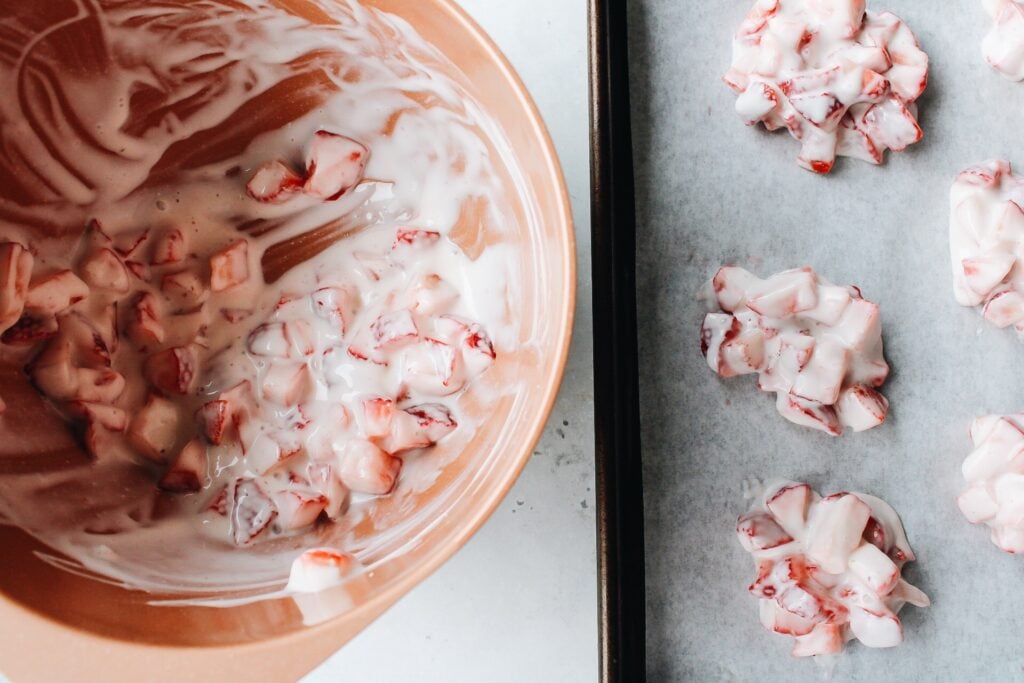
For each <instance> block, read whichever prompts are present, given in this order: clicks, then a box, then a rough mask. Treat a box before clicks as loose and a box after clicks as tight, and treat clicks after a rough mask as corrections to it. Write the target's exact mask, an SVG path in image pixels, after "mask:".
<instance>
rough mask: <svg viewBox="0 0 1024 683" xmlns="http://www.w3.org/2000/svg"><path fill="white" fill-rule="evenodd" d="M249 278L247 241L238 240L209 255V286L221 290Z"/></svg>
mask: <svg viewBox="0 0 1024 683" xmlns="http://www.w3.org/2000/svg"><path fill="white" fill-rule="evenodd" d="M248 280H249V243H248V242H247V241H246V240H238V241H237V242H234V243H232V244H231V245H229V246H228V247H226V248H225V249H223V250H221V251H219V252H217V253H216V254H214V255H213V256H211V257H210V288H211V289H212V290H213V291H215V292H223V291H225V290H227V289H231V288H232V287H237V286H238V285H241V284H243V283H245V282H247V281H248Z"/></svg>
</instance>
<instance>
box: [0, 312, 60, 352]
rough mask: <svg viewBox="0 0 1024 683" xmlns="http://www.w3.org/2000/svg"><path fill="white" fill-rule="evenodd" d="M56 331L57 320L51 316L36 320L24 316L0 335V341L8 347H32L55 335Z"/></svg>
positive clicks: (30, 316) (26, 315)
mask: <svg viewBox="0 0 1024 683" xmlns="http://www.w3.org/2000/svg"><path fill="white" fill-rule="evenodd" d="M57 329H58V326H57V319H56V318H55V317H53V316H52V315H51V316H45V317H42V318H37V317H35V316H32V315H28V314H25V315H22V316H21V318H19V319H18V322H16V323H14V325H13V326H12V327H10V328H8V329H7V331H5V332H4V333H3V334H2V335H0V341H2V342H3V343H4V344H8V345H10V346H32V345H34V344H37V343H38V342H41V341H43V340H45V339H49V338H50V337H52V336H54V335H55V334H57Z"/></svg>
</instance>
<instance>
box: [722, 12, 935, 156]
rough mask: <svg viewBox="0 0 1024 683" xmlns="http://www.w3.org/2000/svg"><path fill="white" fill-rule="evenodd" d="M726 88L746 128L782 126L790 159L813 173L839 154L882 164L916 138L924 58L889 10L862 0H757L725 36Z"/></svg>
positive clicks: (924, 82)
mask: <svg viewBox="0 0 1024 683" xmlns="http://www.w3.org/2000/svg"><path fill="white" fill-rule="evenodd" d="M724 80H725V83H726V85H728V86H729V87H730V88H732V89H733V90H734V91H735V92H736V93H737V94H738V97H737V99H736V112H737V113H738V114H739V115H740V118H741V119H743V121H744V122H746V123H747V125H755V124H756V123H758V122H761V123H763V124H764V126H765V128H767V129H768V130H777V129H779V128H782V127H785V128H786V129H787V130H789V132H790V134H791V135H792V136H793V137H794V138H795V139H797V140H798V141H800V144H801V150H800V155H799V156H798V157H797V163H798V164H800V166H801V167H803V168H806V169H808V170H811V171H814V172H816V173H828V172H829V171H831V170H832V167H833V165H834V164H835V160H836V157H837V156H847V157H854V158H857V159H862V160H864V161H867V162H870V163H872V164H881V163H882V161H883V158H884V155H885V150H886V149H891V150H893V151H895V152H902V151H903V150H904V149H906V148H907V147H908V146H909V145H911V144H913V143H915V142H918V141H919V140H920V139H921V137H922V132H921V128H920V126H919V125H918V123H917V106H916V105H915V101H916V100H917V99H918V98H919V97H920V96H921V94H922V93H923V92H924V90H925V88H926V87H927V84H928V56H927V55H926V54H925V53H924V52H923V51H921V49H920V48H919V47H918V43H917V39H916V38H915V37H914V34H913V32H912V31H911V30H910V29H909V28H908V27H907V26H906V25H905V24H904V23H903V22H902V21H901V20H900V19H899V18H898V17H896V16H895V15H894V14H892V13H890V12H873V11H865V1H864V0H757V1H756V2H755V3H754V6H753V8H752V9H751V10H750V12H749V13H748V14H747V17H746V18H745V19H744V20H743V23H742V24H741V25H740V28H739V29H738V30H737V32H736V34H735V36H734V37H733V44H732V67H731V68H730V69H729V71H728V73H726V75H725V78H724Z"/></svg>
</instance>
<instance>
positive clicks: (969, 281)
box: [949, 161, 1024, 333]
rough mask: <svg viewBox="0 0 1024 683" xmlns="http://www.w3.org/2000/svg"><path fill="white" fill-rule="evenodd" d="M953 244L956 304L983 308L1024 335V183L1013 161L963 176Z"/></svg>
mask: <svg viewBox="0 0 1024 683" xmlns="http://www.w3.org/2000/svg"><path fill="white" fill-rule="evenodd" d="M949 240H950V252H951V255H952V259H953V287H954V290H955V292H956V300H957V301H958V302H959V303H960V304H962V305H964V306H981V307H982V308H981V312H982V316H983V317H984V318H985V320H987V321H989V322H990V323H992V324H993V325H996V326H997V327H1009V326H1011V325H1012V326H1014V328H1016V330H1017V332H1018V333H1024V271H1022V269H1021V267H1020V265H1019V263H1018V259H1019V258H1020V257H1021V256H1024V179H1022V178H1020V177H1018V176H1015V175H1014V174H1013V171H1012V169H1011V168H1010V164H1009V162H1007V161H988V162H986V163H984V164H980V165H978V166H974V167H971V168H968V169H967V170H965V171H963V172H962V173H960V175H959V176H957V179H956V182H954V183H953V189H952V190H951V192H950V225H949Z"/></svg>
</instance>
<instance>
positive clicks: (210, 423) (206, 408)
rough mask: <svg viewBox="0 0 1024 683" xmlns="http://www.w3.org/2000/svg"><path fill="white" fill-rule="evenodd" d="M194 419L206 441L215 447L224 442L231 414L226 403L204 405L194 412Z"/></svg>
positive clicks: (210, 402)
mask: <svg viewBox="0 0 1024 683" xmlns="http://www.w3.org/2000/svg"><path fill="white" fill-rule="evenodd" d="M196 418H197V419H198V420H199V423H200V425H201V426H202V428H203V434H204V436H206V438H207V440H208V441H209V442H210V443H212V444H213V445H215V446H218V445H220V444H221V443H222V442H223V441H224V435H225V433H226V432H227V430H228V427H229V426H230V420H231V414H230V411H229V405H228V402H227V401H224V400H217V401H208V402H207V403H204V404H203V405H202V407H201V408H199V410H197V411H196Z"/></svg>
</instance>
